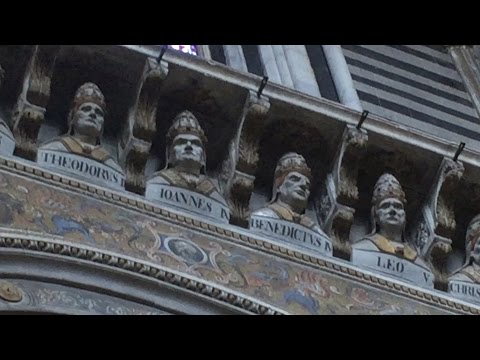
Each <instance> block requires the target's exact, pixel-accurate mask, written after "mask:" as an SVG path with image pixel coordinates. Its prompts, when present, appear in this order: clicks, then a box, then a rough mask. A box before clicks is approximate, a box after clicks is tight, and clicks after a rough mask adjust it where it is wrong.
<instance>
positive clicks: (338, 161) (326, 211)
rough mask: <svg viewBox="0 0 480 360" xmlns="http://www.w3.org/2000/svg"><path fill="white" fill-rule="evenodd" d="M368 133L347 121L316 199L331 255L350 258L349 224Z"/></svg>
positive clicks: (350, 223)
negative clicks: (329, 239)
mask: <svg viewBox="0 0 480 360" xmlns="http://www.w3.org/2000/svg"><path fill="white" fill-rule="evenodd" d="M367 141H368V134H367V132H366V131H365V130H363V129H361V130H357V129H356V128H355V127H353V126H349V125H347V127H346V128H345V131H344V133H343V136H342V140H341V142H340V144H339V146H338V149H337V153H336V155H335V159H334V162H333V169H332V171H331V172H330V173H329V174H328V175H327V177H326V180H325V185H324V188H323V190H322V193H321V196H320V199H319V200H317V202H316V207H317V214H318V217H319V222H320V224H321V226H322V228H323V230H324V231H325V232H326V233H327V234H329V235H330V237H331V239H332V241H333V248H334V255H336V256H340V257H344V258H346V259H349V258H350V254H351V244H350V241H349V237H350V228H351V226H352V224H353V215H354V214H355V209H354V208H353V207H352V205H354V204H355V203H356V202H357V201H358V187H357V176H358V160H359V158H360V156H361V153H362V150H364V149H365V148H366V144H367Z"/></svg>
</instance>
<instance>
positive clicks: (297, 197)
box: [278, 171, 310, 208]
mask: <svg viewBox="0 0 480 360" xmlns="http://www.w3.org/2000/svg"><path fill="white" fill-rule="evenodd" d="M309 197H310V180H309V179H308V177H306V176H305V175H303V174H300V173H299V172H296V171H293V172H291V173H289V174H288V175H287V176H286V177H285V180H284V181H283V183H282V185H280V187H279V188H278V198H279V199H280V200H281V201H282V202H284V203H286V204H289V205H291V206H294V207H297V208H298V207H299V206H301V207H303V208H305V207H306V206H307V203H308V198H309Z"/></svg>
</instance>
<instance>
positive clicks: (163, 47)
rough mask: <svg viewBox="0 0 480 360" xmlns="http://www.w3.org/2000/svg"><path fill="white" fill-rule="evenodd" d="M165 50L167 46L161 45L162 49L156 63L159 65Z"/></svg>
mask: <svg viewBox="0 0 480 360" xmlns="http://www.w3.org/2000/svg"><path fill="white" fill-rule="evenodd" d="M167 49H168V45H163V46H162V48H161V50H160V55H158V59H157V63H159V64H160V62H161V61H162V59H163V55H165V53H166V52H167Z"/></svg>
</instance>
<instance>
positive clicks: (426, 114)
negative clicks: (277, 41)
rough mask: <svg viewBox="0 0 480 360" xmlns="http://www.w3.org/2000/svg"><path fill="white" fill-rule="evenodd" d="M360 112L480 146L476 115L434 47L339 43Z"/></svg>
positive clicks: (449, 64)
mask: <svg viewBox="0 0 480 360" xmlns="http://www.w3.org/2000/svg"><path fill="white" fill-rule="evenodd" d="M342 48H343V52H344V55H345V58H346V60H347V63H348V65H349V68H350V71H351V74H352V78H353V81H354V84H355V87H356V89H357V92H358V95H359V97H360V100H361V102H362V106H363V107H364V109H365V110H368V111H370V112H371V113H373V114H377V115H380V116H383V117H385V118H388V119H390V120H393V121H395V122H398V123H400V124H404V125H408V126H412V127H415V128H417V129H420V130H424V131H426V132H429V133H430V134H434V135H436V136H439V137H441V138H444V139H447V140H449V141H452V142H455V143H459V142H460V141H463V142H465V143H466V144H467V147H470V148H476V149H480V119H479V117H478V115H477V113H476V111H475V109H474V107H473V104H472V102H471V99H470V97H469V94H468V93H467V91H466V89H465V86H464V84H463V83H462V80H461V78H460V75H459V74H458V72H457V71H456V69H455V66H454V64H453V61H452V59H451V58H450V55H449V54H448V52H447V51H446V50H445V49H444V48H443V47H441V46H439V45H343V46H342Z"/></svg>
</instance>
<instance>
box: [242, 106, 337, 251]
mask: <svg viewBox="0 0 480 360" xmlns="http://www.w3.org/2000/svg"><path fill="white" fill-rule="evenodd" d="M265 123H266V124H265V127H264V128H263V132H262V133H260V134H258V136H259V137H260V139H259V140H260V141H259V151H258V155H259V161H258V167H257V171H256V177H255V183H254V190H253V194H252V197H251V200H250V211H251V212H253V211H256V210H258V209H260V208H263V207H265V206H266V205H267V203H268V202H269V201H270V200H271V199H272V186H273V181H274V172H275V167H276V165H277V162H278V160H279V159H280V158H281V157H282V156H283V155H284V154H286V153H289V152H294V153H298V154H300V155H302V156H303V157H304V158H305V160H306V162H307V164H308V166H309V167H310V169H311V170H312V182H311V189H310V190H311V194H310V199H309V204H308V207H307V209H306V211H305V215H307V216H308V217H309V218H310V219H312V220H313V221H314V223H317V224H318V226H319V227H321V226H322V224H321V223H320V222H319V220H318V214H317V211H316V206H315V203H316V201H317V199H318V197H319V195H320V192H321V189H322V187H323V184H324V182H325V177H326V174H327V173H328V172H329V171H330V168H331V165H332V161H333V159H334V156H335V151H336V148H337V145H338V142H339V141H340V139H341V137H342V132H343V127H342V126H341V124H338V123H335V122H333V121H331V119H328V118H324V117H322V116H319V115H318V114H314V113H312V112H309V111H307V110H304V109H298V108H293V107H291V106H289V105H288V104H285V103H282V102H279V101H272V102H271V108H270V111H269V113H268V117H267V119H266V120H265ZM327 235H330V234H328V233H327ZM292 245H295V244H292ZM299 245H300V244H299ZM301 246H302V247H303V245H301ZM329 247H330V245H329ZM329 251H330V253H331V250H329Z"/></svg>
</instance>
